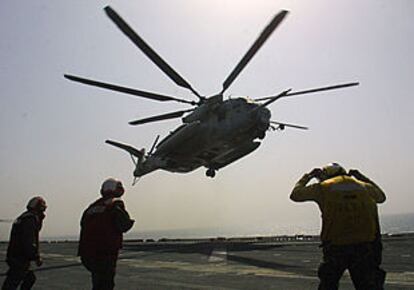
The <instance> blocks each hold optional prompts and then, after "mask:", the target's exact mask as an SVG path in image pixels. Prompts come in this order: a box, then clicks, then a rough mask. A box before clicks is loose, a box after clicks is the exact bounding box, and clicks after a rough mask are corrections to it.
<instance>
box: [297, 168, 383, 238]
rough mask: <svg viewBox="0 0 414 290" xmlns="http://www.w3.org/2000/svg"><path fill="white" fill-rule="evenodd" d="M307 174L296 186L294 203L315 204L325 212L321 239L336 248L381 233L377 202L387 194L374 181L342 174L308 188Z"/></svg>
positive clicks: (381, 200) (380, 201)
mask: <svg viewBox="0 0 414 290" xmlns="http://www.w3.org/2000/svg"><path fill="white" fill-rule="evenodd" d="M310 179H311V177H310V176H309V175H308V174H305V175H304V176H303V177H302V178H301V179H300V180H299V181H298V182H297V183H296V185H295V187H294V189H293V191H292V194H291V196H290V198H291V199H292V200H293V201H298V202H301V201H315V202H316V203H317V204H318V206H319V209H320V210H321V213H322V231H321V240H322V241H323V242H330V243H332V244H334V245H350V244H357V243H362V242H370V241H373V240H374V239H375V235H376V233H377V231H378V225H377V221H378V211H377V203H382V202H384V201H385V194H384V193H383V191H382V190H381V189H380V188H379V187H378V186H377V185H375V184H374V183H373V182H371V183H369V182H362V181H359V180H356V179H354V178H352V177H349V176H346V175H341V176H336V177H334V178H330V179H327V180H325V181H323V182H321V183H315V184H311V185H309V186H306V184H307V183H308V182H309V180H310Z"/></svg>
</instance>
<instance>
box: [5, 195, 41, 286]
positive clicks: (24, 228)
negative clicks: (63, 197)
mask: <svg viewBox="0 0 414 290" xmlns="http://www.w3.org/2000/svg"><path fill="white" fill-rule="evenodd" d="M46 207H47V206H46V202H45V200H44V199H43V198H42V197H40V196H35V197H33V198H31V199H30V201H29V203H28V204H27V207H26V208H27V211H25V212H24V213H22V214H21V215H20V216H19V217H18V218H17V219H16V220H15V221H14V223H13V226H12V229H11V233H10V241H9V246H8V248H7V259H6V262H7V264H8V265H9V270H8V271H7V277H6V280H4V283H3V287H2V288H1V289H2V290H14V289H17V287H18V286H19V285H20V284H21V287H20V289H21V290H27V289H31V288H32V286H33V284H34V283H35V281H36V276H35V275H34V273H33V271H32V270H30V262H31V261H34V262H35V263H36V265H37V266H38V267H40V266H41V265H42V259H41V258H40V254H39V232H40V230H41V228H42V224H43V219H44V218H45V211H46Z"/></svg>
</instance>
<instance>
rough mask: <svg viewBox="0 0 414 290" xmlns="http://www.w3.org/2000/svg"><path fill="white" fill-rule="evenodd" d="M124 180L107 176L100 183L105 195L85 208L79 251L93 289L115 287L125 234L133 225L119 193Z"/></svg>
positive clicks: (121, 192)
mask: <svg viewBox="0 0 414 290" xmlns="http://www.w3.org/2000/svg"><path fill="white" fill-rule="evenodd" d="M123 194H124V187H123V186H122V183H121V182H120V181H118V180H116V179H113V178H108V179H107V180H105V181H104V183H103V184H102V187H101V195H102V197H101V198H99V199H98V200H96V201H95V202H93V203H92V204H91V205H89V207H88V208H87V209H86V210H85V211H84V212H83V215H82V220H81V233H80V241H79V249H78V255H79V256H80V257H81V261H82V264H83V265H84V266H85V268H86V269H88V270H89V271H90V272H91V274H92V287H93V288H92V289H93V290H98V289H99V290H106V289H114V286H115V283H114V278H115V273H116V262H117V259H118V253H119V250H120V249H121V248H122V235H123V233H126V232H127V231H128V230H130V229H131V228H132V225H133V224H134V220H132V219H130V217H129V214H128V212H127V211H126V209H125V205H124V202H123V201H122V200H121V199H120V197H121V196H122V195H123Z"/></svg>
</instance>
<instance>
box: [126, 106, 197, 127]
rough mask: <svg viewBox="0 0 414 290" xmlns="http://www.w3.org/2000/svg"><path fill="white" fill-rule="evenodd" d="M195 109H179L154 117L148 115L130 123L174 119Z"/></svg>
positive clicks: (139, 123) (138, 123)
mask: <svg viewBox="0 0 414 290" xmlns="http://www.w3.org/2000/svg"><path fill="white" fill-rule="evenodd" d="M193 110H194V109H189V110H183V111H177V112H172V113H167V114H162V115H157V116H152V117H148V118H144V119H139V120H135V121H131V122H129V124H130V125H142V124H145V123H150V122H156V121H162V120H167V119H174V118H178V117H181V116H182V115H184V114H185V113H187V112H191V111H193Z"/></svg>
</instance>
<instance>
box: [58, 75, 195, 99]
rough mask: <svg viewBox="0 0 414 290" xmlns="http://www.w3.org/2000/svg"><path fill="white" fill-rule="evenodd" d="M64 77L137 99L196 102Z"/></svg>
mask: <svg viewBox="0 0 414 290" xmlns="http://www.w3.org/2000/svg"><path fill="white" fill-rule="evenodd" d="M64 77H65V78H67V79H68V80H71V81H75V82H79V83H82V84H85V85H90V86H95V87H100V88H104V89H108V90H113V91H117V92H121V93H125V94H130V95H134V96H138V97H143V98H147V99H151V100H156V101H162V102H164V101H176V102H180V103H185V104H191V105H195V104H196V102H194V101H187V100H182V99H178V98H174V97H171V96H165V95H160V94H156V93H151V92H145V91H140V90H136V89H131V88H127V87H121V86H117V85H113V84H108V83H103V82H99V81H94V80H89V79H85V78H81V77H77V76H72V75H68V74H65V75H64Z"/></svg>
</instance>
